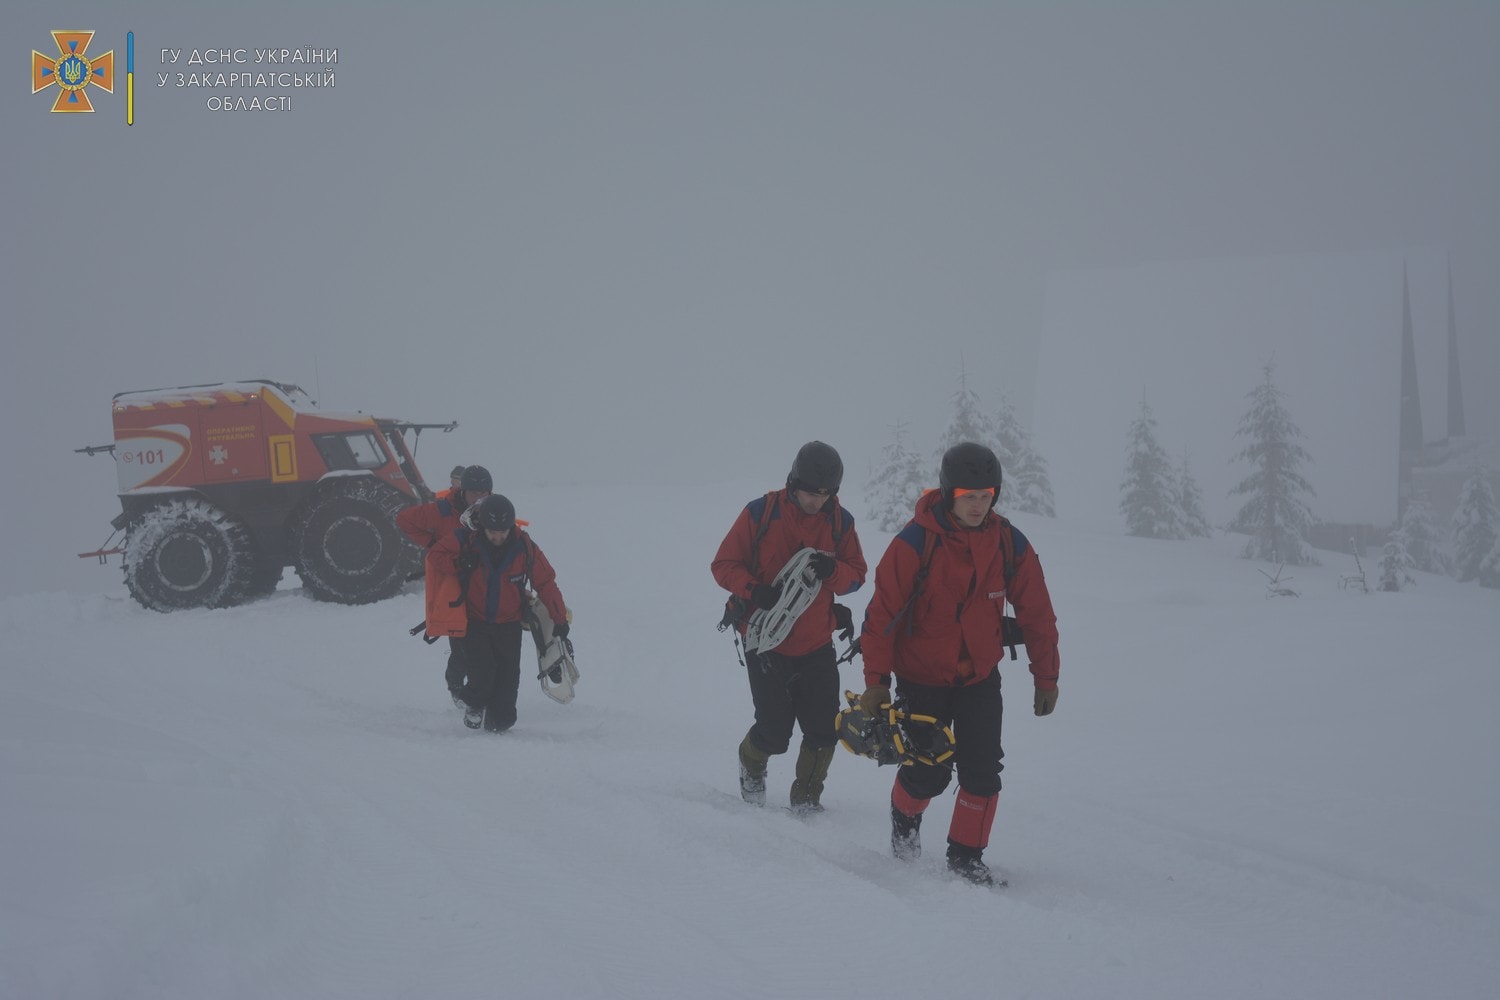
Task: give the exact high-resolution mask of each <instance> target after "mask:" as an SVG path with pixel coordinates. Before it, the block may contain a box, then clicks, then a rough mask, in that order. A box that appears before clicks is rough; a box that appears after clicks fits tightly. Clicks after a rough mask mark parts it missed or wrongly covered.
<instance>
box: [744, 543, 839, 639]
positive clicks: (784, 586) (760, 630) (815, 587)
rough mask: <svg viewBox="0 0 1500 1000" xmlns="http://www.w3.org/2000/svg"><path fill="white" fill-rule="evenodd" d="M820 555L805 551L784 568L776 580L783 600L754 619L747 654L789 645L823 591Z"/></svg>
mask: <svg viewBox="0 0 1500 1000" xmlns="http://www.w3.org/2000/svg"><path fill="white" fill-rule="evenodd" d="M817 553H818V550H817V549H814V548H810V547H809V548H805V549H802V550H801V551H800V552H798V553H797V554H796V555H794V556H792V557H791V558H790V559H788V560H787V561H786V565H785V566H783V567H781V572H779V573H777V574H776V580H775V586H779V587H780V588H781V599H780V600H778V601H777V602H776V606H775V607H774V608H771V609H769V610H767V609H764V608H762V609H758V610H756V611H755V613H754V614H752V615H751V616H750V623H749V624H748V625H747V626H746V627H745V652H747V653H753V652H757V651H759V650H771V649H775V648H776V647H777V646H779V645H781V644H782V643H783V642H785V641H786V637H787V636H788V635H790V634H791V632H792V626H793V625H796V624H797V619H798V618H800V617H802V612H804V611H806V610H807V608H808V606H809V605H811V604H812V602H813V598H815V597H817V596H818V591H819V590H820V589H822V587H823V581H822V580H819V579H818V577H817V574H816V573H814V572H813V569H812V557H813V556H814V555H816V554H817ZM827 554H829V555H831V554H832V553H827Z"/></svg>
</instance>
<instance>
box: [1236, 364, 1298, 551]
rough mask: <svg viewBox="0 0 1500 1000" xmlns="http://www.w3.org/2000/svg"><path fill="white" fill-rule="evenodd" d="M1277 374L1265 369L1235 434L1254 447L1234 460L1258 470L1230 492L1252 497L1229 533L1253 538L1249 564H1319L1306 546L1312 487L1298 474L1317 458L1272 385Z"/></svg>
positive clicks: (1249, 395) (1271, 368)
mask: <svg viewBox="0 0 1500 1000" xmlns="http://www.w3.org/2000/svg"><path fill="white" fill-rule="evenodd" d="M1274 370H1275V365H1273V364H1267V365H1266V366H1265V368H1264V369H1263V371H1264V372H1265V380H1264V381H1263V382H1261V384H1260V385H1258V386H1256V387H1255V388H1254V389H1252V390H1250V391H1249V392H1248V393H1246V394H1245V395H1246V397H1247V398H1248V399H1249V400H1250V409H1249V410H1247V411H1246V413H1245V415H1244V416H1243V417H1241V418H1240V426H1239V429H1238V430H1236V431H1235V432H1234V436H1235V437H1243V438H1248V439H1249V443H1248V444H1246V445H1245V447H1244V448H1242V449H1241V450H1240V451H1239V452H1238V453H1236V454H1235V456H1234V458H1233V459H1232V461H1238V460H1241V459H1243V460H1245V461H1248V462H1250V464H1251V465H1253V466H1254V467H1255V469H1254V471H1253V472H1251V473H1250V475H1248V476H1246V477H1245V478H1244V479H1242V480H1241V481H1240V484H1239V485H1238V486H1236V487H1235V488H1234V489H1232V490H1230V491H1229V492H1230V495H1231V496H1248V497H1249V499H1248V500H1246V501H1245V504H1244V506H1243V507H1241V508H1240V510H1239V513H1237V514H1236V515H1235V516H1234V519H1233V520H1232V521H1231V522H1230V524H1229V528H1230V530H1231V531H1242V532H1245V533H1247V534H1249V535H1250V541H1249V542H1248V543H1246V545H1245V552H1244V555H1245V557H1246V558H1247V559H1266V560H1269V561H1270V562H1274V563H1285V564H1287V565H1290V566H1305V565H1316V564H1317V559H1315V558H1314V557H1313V555H1312V552H1311V550H1310V549H1309V547H1308V545H1307V541H1306V539H1307V529H1308V528H1309V527H1310V526H1311V524H1312V520H1313V515H1312V509H1311V508H1310V507H1308V505H1307V502H1306V501H1305V500H1303V499H1302V497H1303V496H1304V495H1306V496H1312V495H1313V488H1312V486H1311V485H1310V484H1309V483H1308V481H1307V480H1306V479H1304V478H1303V476H1302V474H1301V473H1300V472H1298V471H1297V470H1298V467H1299V466H1300V465H1301V464H1302V463H1303V462H1311V461H1312V456H1311V455H1310V454H1308V451H1307V449H1306V448H1304V447H1302V446H1301V445H1300V444H1298V443H1297V439H1298V438H1300V437H1302V436H1303V435H1302V430H1301V429H1300V428H1299V427H1298V426H1297V425H1296V424H1294V423H1293V422H1292V417H1291V414H1289V413H1288V412H1287V410H1286V407H1285V406H1283V405H1282V400H1283V399H1285V398H1286V393H1284V392H1282V391H1281V390H1280V389H1278V388H1276V383H1275V382H1274V381H1272V373H1273V371H1274Z"/></svg>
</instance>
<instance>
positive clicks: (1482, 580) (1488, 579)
mask: <svg viewBox="0 0 1500 1000" xmlns="http://www.w3.org/2000/svg"><path fill="white" fill-rule="evenodd" d="M1479 585H1480V586H1481V587H1489V588H1491V589H1494V590H1500V538H1497V539H1496V540H1495V544H1494V546H1493V547H1492V548H1491V549H1490V554H1489V555H1487V556H1485V557H1484V562H1482V563H1480V564H1479Z"/></svg>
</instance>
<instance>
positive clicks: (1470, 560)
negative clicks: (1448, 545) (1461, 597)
mask: <svg viewBox="0 0 1500 1000" xmlns="http://www.w3.org/2000/svg"><path fill="white" fill-rule="evenodd" d="M1497 539H1500V509H1497V508H1496V506H1495V491H1494V490H1493V489H1491V488H1490V480H1489V475H1488V474H1487V473H1486V471H1485V469H1484V467H1483V466H1481V465H1477V464H1476V465H1474V466H1473V467H1472V469H1471V470H1470V472H1469V478H1468V479H1467V480H1465V481H1464V486H1463V489H1462V490H1461V491H1459V494H1458V509H1457V510H1456V511H1454V512H1453V575H1454V576H1456V577H1458V579H1459V580H1461V581H1468V580H1473V579H1475V578H1476V577H1478V576H1479V570H1480V567H1481V566H1482V565H1483V564H1484V561H1485V560H1486V559H1487V558H1488V557H1489V554H1490V551H1491V550H1492V549H1494V547H1495V542H1496V540H1497Z"/></svg>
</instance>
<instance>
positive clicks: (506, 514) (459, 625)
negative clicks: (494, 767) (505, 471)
mask: <svg viewBox="0 0 1500 1000" xmlns="http://www.w3.org/2000/svg"><path fill="white" fill-rule="evenodd" d="M468 520H469V522H470V523H471V524H473V528H472V529H471V528H469V527H459V528H458V529H457V530H456V531H453V532H451V533H449V534H448V535H447V536H445V537H443V538H441V539H439V540H438V542H437V544H436V545H434V546H433V547H432V548H431V549H429V550H428V552H427V564H428V567H429V568H430V569H431V571H432V580H431V581H430V582H429V586H428V588H427V634H428V635H429V636H439V635H446V636H448V637H450V638H451V639H452V640H453V644H454V646H455V647H456V648H457V649H458V652H459V654H460V656H461V657H462V659H463V664H464V666H465V667H466V668H467V670H468V681H467V683H465V684H464V686H463V688H462V690H461V691H460V693H459V697H460V698H461V699H462V700H463V702H464V709H465V711H464V725H466V726H468V727H469V728H470V729H478V728H479V727H480V726H481V725H483V726H484V728H485V729H486V730H488V731H490V732H492V733H499V732H504V731H505V730H507V729H509V728H510V727H511V726H513V725H515V723H516V695H517V693H518V692H519V690H520V683H521V630H522V624H521V621H522V601H524V600H525V599H526V590H527V587H528V586H530V587H531V588H532V589H534V590H535V591H536V595H537V597H538V598H540V599H541V602H542V604H544V605H545V606H546V608H547V613H548V614H549V615H550V616H551V618H552V620H553V622H555V623H556V624H554V625H553V626H552V635H553V636H555V637H558V638H563V637H566V636H567V634H568V609H567V605H566V604H565V603H564V602H563V596H562V592H561V591H559V590H558V589H557V573H556V572H555V571H554V570H553V569H552V564H551V563H550V562H549V561H548V560H547V557H546V555H544V554H543V553H542V550H541V548H540V547H539V546H538V545H537V544H536V542H535V541H533V540H532V538H531V536H530V535H529V534H527V533H526V532H525V531H524V530H522V528H521V527H520V523H519V522H517V521H516V508H515V506H514V505H513V504H512V503H511V502H510V500H508V499H507V498H506V497H503V496H501V495H500V494H498V493H494V494H491V495H490V496H487V497H485V498H484V499H482V500H480V501H479V502H478V503H477V504H475V505H474V507H473V508H472V509H471V510H470V512H469V515H468Z"/></svg>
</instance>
